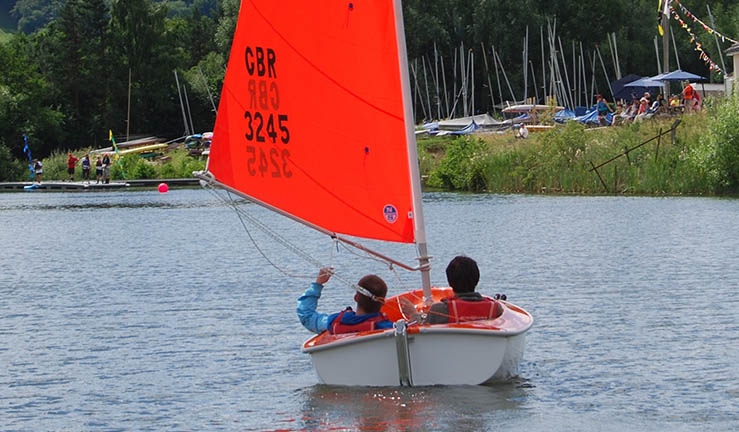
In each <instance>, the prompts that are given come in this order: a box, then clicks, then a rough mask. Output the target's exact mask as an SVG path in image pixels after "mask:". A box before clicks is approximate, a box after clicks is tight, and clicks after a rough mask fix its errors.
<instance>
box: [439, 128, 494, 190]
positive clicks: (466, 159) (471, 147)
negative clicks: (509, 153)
mask: <svg viewBox="0 0 739 432" xmlns="http://www.w3.org/2000/svg"><path fill="white" fill-rule="evenodd" d="M486 151H487V144H485V142H484V141H482V140H481V139H477V138H473V137H460V138H457V139H456V140H454V141H452V142H450V143H448V144H447V146H446V154H445V156H444V158H443V159H442V160H441V162H440V163H439V165H438V167H437V168H436V169H435V170H434V171H432V172H431V175H430V176H429V180H428V184H429V186H433V187H442V188H447V189H466V190H482V189H483V188H484V187H485V165H486V163H485V153H486Z"/></svg>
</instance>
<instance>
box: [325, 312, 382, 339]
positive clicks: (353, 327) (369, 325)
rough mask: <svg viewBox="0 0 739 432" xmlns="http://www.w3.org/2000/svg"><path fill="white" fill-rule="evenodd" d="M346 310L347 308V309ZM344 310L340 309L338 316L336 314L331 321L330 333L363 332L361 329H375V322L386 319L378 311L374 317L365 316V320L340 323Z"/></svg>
mask: <svg viewBox="0 0 739 432" xmlns="http://www.w3.org/2000/svg"><path fill="white" fill-rule="evenodd" d="M347 310H348V309H347ZM344 312H346V310H344V311H341V313H340V314H339V316H337V317H336V318H335V319H334V321H333V322H332V323H331V333H332V334H344V333H357V332H363V331H372V330H374V329H375V324H377V323H378V322H380V321H385V320H387V317H386V316H385V314H384V313H380V314H379V315H377V316H376V317H372V318H367V319H366V320H364V321H362V322H361V323H358V324H342V323H341V318H343V317H344Z"/></svg>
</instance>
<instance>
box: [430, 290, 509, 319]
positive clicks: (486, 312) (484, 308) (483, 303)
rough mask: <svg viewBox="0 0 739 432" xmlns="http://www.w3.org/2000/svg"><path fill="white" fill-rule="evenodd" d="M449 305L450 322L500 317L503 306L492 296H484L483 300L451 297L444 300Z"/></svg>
mask: <svg viewBox="0 0 739 432" xmlns="http://www.w3.org/2000/svg"><path fill="white" fill-rule="evenodd" d="M443 301H444V302H445V303H446V304H447V306H448V307H449V323H450V324H451V323H459V322H465V321H479V320H489V319H494V318H497V317H499V316H500V315H501V314H502V313H503V308H502V307H501V306H500V304H499V303H498V302H497V301H496V300H493V299H491V298H490V297H484V296H483V297H482V300H477V301H469V300H462V299H460V298H459V297H450V298H446V299H444V300H443Z"/></svg>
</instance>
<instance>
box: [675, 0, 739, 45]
mask: <svg viewBox="0 0 739 432" xmlns="http://www.w3.org/2000/svg"><path fill="white" fill-rule="evenodd" d="M672 1H673V2H675V4H677V5H678V6H680V10H681V11H682V12H683V14H685V16H686V17H688V18H691V19H692V20H693V22H695V23H698V24H700V25H701V26H703V30H705V31H707V32H708V33H709V34H714V33H715V34H716V36H718V37H719V38H721V42H726V41H729V42H732V43H735V44H736V43H739V42H737V41H735V40H734V39H732V38H730V37H728V36H726V35H724V34H722V33H720V32H718V31H716V30H715V29H713V28H711V27H709V26H708V25H707V24H706V23H704V22H703V21H701V20H700V19H698V17H696V16H695V15H693V14H692V13H691V12H690V11H689V10H688V9H687V8H686V7H685V6H683V5H682V4H680V2H679V1H678V0H672ZM670 9H672V7H670Z"/></svg>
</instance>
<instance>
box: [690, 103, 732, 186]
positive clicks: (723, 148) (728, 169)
mask: <svg viewBox="0 0 739 432" xmlns="http://www.w3.org/2000/svg"><path fill="white" fill-rule="evenodd" d="M704 144H705V145H706V146H707V148H705V149H701V150H702V151H701V152H700V153H699V154H697V155H696V156H697V157H699V158H701V159H702V164H701V165H702V167H703V168H704V169H706V170H707V171H709V172H710V171H711V165H713V167H714V168H715V172H714V175H715V176H716V180H717V188H718V189H719V190H721V191H726V192H733V193H736V192H739V99H737V98H736V97H733V98H729V99H727V100H725V101H724V102H723V103H720V104H717V105H716V106H714V107H712V108H711V109H710V113H709V120H708V134H707V135H706V137H705V140H704ZM711 153H713V155H712V157H710V156H709V155H710V154H711ZM706 165H707V166H706Z"/></svg>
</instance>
